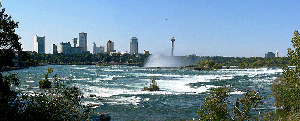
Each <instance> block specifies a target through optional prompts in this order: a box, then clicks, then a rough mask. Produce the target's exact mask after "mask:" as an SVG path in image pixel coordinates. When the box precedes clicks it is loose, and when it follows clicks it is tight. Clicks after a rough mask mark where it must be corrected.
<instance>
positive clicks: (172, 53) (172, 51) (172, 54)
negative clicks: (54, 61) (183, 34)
mask: <svg viewBox="0 0 300 121" xmlns="http://www.w3.org/2000/svg"><path fill="white" fill-rule="evenodd" d="M171 41H172V50H171V56H174V42H175V38H174V37H172V38H171Z"/></svg>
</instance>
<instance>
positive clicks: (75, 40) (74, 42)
mask: <svg viewBox="0 0 300 121" xmlns="http://www.w3.org/2000/svg"><path fill="white" fill-rule="evenodd" d="M77 39H78V38H73V39H72V41H73V44H74V47H76V44H77Z"/></svg>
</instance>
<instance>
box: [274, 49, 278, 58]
mask: <svg viewBox="0 0 300 121" xmlns="http://www.w3.org/2000/svg"><path fill="white" fill-rule="evenodd" d="M275 57H276V58H277V57H278V51H277V50H276V53H275Z"/></svg>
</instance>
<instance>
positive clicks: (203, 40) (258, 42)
mask: <svg viewBox="0 0 300 121" xmlns="http://www.w3.org/2000/svg"><path fill="white" fill-rule="evenodd" d="M1 3H2V8H5V10H6V11H5V12H6V13H7V14H8V15H11V16H12V18H13V20H14V21H17V22H19V28H17V29H16V33H17V34H18V35H20V37H21V39H20V42H21V44H22V48H24V50H25V51H33V50H34V46H33V44H32V39H33V38H32V37H33V36H34V35H44V36H46V37H47V38H46V41H45V44H46V50H45V52H46V53H52V44H53V43H55V44H56V45H59V43H60V42H64V41H69V40H70V38H74V37H76V38H77V37H78V32H86V33H89V37H88V40H87V50H89V51H91V50H92V43H93V42H96V43H97V44H98V43H100V45H103V44H104V43H106V41H107V40H112V41H114V42H115V45H114V46H115V48H117V51H120V52H124V51H130V50H129V47H128V40H129V39H128V38H131V37H138V39H139V53H141V50H144V49H146V50H149V51H150V52H151V53H152V54H164V55H170V53H171V52H170V50H171V46H170V37H173V36H174V37H176V50H175V51H176V52H175V56H180V55H191V54H196V55H198V56H231V57H252V56H254V57H264V53H266V52H269V51H271V52H275V51H276V50H277V51H278V52H279V55H278V56H279V57H283V56H286V54H287V48H291V47H292V44H291V42H290V41H291V38H292V37H293V32H294V31H295V30H300V25H298V24H295V23H298V20H299V19H300V16H296V15H297V11H296V10H297V9H298V6H300V3H299V2H298V1H295V0H292V1H288V2H287V1H196V0H186V1H182V0H172V1H171V0H170V1H116V0H111V1H107V0H100V1H78V0H75V1H69V0H66V1H58V0H53V1H37V0H28V1H22V2H20V1H16V0H9V1H2V2H1ZM132 6H135V7H136V8H135V9H134V10H133V9H131V8H132ZM125 45H127V46H125Z"/></svg>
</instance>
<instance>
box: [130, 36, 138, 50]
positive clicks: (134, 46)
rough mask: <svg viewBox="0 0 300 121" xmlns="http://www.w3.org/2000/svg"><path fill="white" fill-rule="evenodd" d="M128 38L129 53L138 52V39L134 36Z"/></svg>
mask: <svg viewBox="0 0 300 121" xmlns="http://www.w3.org/2000/svg"><path fill="white" fill-rule="evenodd" d="M130 40H131V41H130V54H138V52H139V51H138V48H139V45H138V39H137V38H136V37H132V38H131V39H130Z"/></svg>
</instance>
